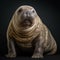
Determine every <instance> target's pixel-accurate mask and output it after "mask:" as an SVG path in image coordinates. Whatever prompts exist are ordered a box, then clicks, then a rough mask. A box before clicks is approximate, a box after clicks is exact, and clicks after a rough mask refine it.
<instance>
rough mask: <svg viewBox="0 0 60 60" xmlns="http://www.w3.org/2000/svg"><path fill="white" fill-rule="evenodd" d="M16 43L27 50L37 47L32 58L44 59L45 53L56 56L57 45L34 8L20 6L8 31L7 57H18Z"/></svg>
mask: <svg viewBox="0 0 60 60" xmlns="http://www.w3.org/2000/svg"><path fill="white" fill-rule="evenodd" d="M14 41H16V43H17V44H18V45H19V46H20V47H23V48H25V49H27V48H31V47H35V48H34V52H33V55H32V58H43V54H44V52H48V51H49V52H48V53H47V54H54V53H55V52H56V51H57V44H56V42H55V39H54V38H53V36H52V34H51V32H50V31H49V29H48V28H47V26H46V25H45V24H44V23H43V22H42V20H41V19H40V17H39V16H38V14H37V12H36V11H35V9H34V8H33V7H32V6H28V5H23V6H20V7H19V8H18V9H17V10H16V11H15V13H14V14H13V17H12V19H11V21H10V23H9V26H8V29H7V46H8V54H7V55H6V56H7V57H16V49H15V45H14Z"/></svg>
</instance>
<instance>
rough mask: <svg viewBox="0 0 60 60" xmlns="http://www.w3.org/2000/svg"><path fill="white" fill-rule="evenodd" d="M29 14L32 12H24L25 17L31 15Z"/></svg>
mask: <svg viewBox="0 0 60 60" xmlns="http://www.w3.org/2000/svg"><path fill="white" fill-rule="evenodd" d="M31 14H32V13H31V11H26V12H25V13H24V15H25V16H27V17H31Z"/></svg>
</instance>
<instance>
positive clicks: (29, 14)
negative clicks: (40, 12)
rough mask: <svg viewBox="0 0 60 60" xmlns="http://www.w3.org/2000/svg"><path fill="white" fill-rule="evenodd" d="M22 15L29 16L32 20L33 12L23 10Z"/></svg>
mask: <svg viewBox="0 0 60 60" xmlns="http://www.w3.org/2000/svg"><path fill="white" fill-rule="evenodd" d="M22 16H23V17H24V18H29V19H31V20H33V18H34V16H33V13H32V12H31V11H25V12H23V14H22Z"/></svg>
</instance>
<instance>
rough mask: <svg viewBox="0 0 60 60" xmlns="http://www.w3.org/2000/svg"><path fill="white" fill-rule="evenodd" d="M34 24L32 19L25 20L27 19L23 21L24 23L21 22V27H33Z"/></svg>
mask: <svg viewBox="0 0 60 60" xmlns="http://www.w3.org/2000/svg"><path fill="white" fill-rule="evenodd" d="M32 24H33V20H32V18H25V19H23V20H22V22H21V25H22V26H23V27H27V26H32Z"/></svg>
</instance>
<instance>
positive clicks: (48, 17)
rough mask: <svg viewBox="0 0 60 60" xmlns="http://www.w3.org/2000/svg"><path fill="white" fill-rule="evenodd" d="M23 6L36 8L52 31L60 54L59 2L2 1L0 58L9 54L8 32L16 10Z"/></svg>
mask: <svg viewBox="0 0 60 60" xmlns="http://www.w3.org/2000/svg"><path fill="white" fill-rule="evenodd" d="M21 5H31V6H33V7H34V8H35V10H36V11H37V13H38V15H39V16H40V17H41V19H42V21H43V23H44V24H46V26H47V27H48V28H49V29H50V31H51V33H52V35H53V37H54V38H55V40H56V42H57V45H58V50H57V53H56V54H57V55H58V54H60V10H59V8H60V6H59V1H54V2H53V1H51V0H24V1H23V0H12V1H11V0H1V1H0V56H4V55H5V54H6V53H7V39H6V31H7V27H8V24H9V21H10V20H11V17H12V15H13V13H14V12H15V10H16V9H17V8H18V7H19V6H21Z"/></svg>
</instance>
